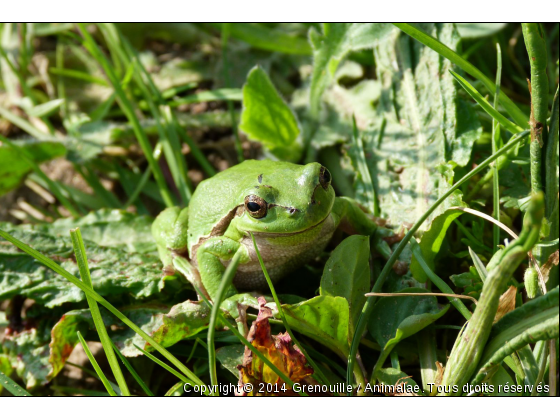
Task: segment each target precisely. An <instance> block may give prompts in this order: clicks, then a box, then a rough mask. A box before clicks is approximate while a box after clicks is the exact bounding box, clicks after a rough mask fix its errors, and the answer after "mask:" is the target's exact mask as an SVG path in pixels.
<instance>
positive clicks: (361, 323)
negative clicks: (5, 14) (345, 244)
mask: <svg viewBox="0 0 560 420" xmlns="http://www.w3.org/2000/svg"><path fill="white" fill-rule="evenodd" d="M528 134H529V131H524V132H522V133H519V134H518V135H515V136H513V137H512V138H511V139H510V141H509V142H508V143H507V144H506V145H505V146H504V147H502V148H501V149H500V150H499V151H497V152H496V153H494V154H493V155H491V156H489V157H488V158H487V159H486V160H484V161H483V162H482V163H481V164H480V165H478V166H477V167H476V168H474V169H472V170H471V171H470V172H468V173H467V174H466V175H465V176H463V177H462V178H461V179H460V180H459V181H457V182H456V183H455V184H453V186H452V187H451V188H449V190H447V192H446V193H444V194H443V195H442V196H441V197H440V198H439V199H438V200H436V202H435V203H434V204H432V206H431V207H430V208H429V209H428V210H427V211H426V212H425V213H424V214H423V215H422V216H421V217H420V219H418V220H417V221H416V223H415V224H414V225H413V226H412V227H411V228H410V230H409V231H408V232H407V234H406V235H405V236H404V238H403V239H402V240H401V242H400V243H399V245H398V246H397V248H395V250H394V251H393V253H392V254H391V257H390V258H389V259H388V260H387V262H386V263H385V266H384V267H383V270H381V273H380V274H379V276H378V277H377V280H376V282H375V284H374V285H373V288H372V289H371V292H372V293H378V292H380V291H381V288H382V287H383V283H384V282H385V279H386V278H387V276H388V275H389V271H390V270H391V268H392V267H393V264H394V263H395V262H396V261H397V258H398V257H399V255H400V254H401V252H402V251H403V249H404V248H405V246H406V245H407V244H408V242H409V241H410V239H411V238H412V236H413V235H414V234H415V233H416V231H417V230H418V229H419V228H420V226H422V223H424V222H425V221H426V219H427V218H428V217H429V216H430V215H431V214H432V213H433V212H434V211H435V210H436V209H437V208H438V207H439V206H440V205H441V204H442V203H443V202H444V201H445V200H446V199H447V198H448V197H449V196H450V195H451V194H453V192H454V191H456V190H457V189H458V188H460V187H461V186H463V185H464V184H466V183H467V182H468V181H469V180H470V179H471V178H472V177H473V176H475V175H476V174H478V173H480V172H481V171H482V170H484V169H486V168H487V167H488V166H489V165H490V164H491V163H492V162H494V161H495V160H496V159H497V158H499V157H500V156H502V155H503V154H505V153H507V152H509V151H510V150H511V149H513V148H514V147H515V146H517V144H519V143H520V142H521V141H522V140H523V139H525V137H527V135H528ZM375 301H376V299H375V298H374V297H368V298H367V300H366V303H365V304H364V306H363V308H362V313H361V314H360V317H359V319H358V324H357V326H356V330H355V332H354V336H353V338H352V345H351V347H350V353H349V355H348V367H347V371H346V381H347V384H351V383H352V373H353V369H354V364H355V361H356V354H357V353H358V346H359V345H360V338H361V337H362V335H363V333H364V331H365V328H366V323H367V320H368V318H369V315H370V314H371V311H372V309H373V305H374V303H375Z"/></svg>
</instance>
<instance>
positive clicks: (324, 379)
mask: <svg viewBox="0 0 560 420" xmlns="http://www.w3.org/2000/svg"><path fill="white" fill-rule="evenodd" d="M249 234H250V235H251V239H252V240H253V246H254V247H255V252H256V253H257V258H258V260H259V264H260V265H261V270H262V272H263V274H264V277H265V278H266V282H267V283H268V287H269V289H270V293H272V297H273V299H274V302H275V303H276V308H277V309H278V316H279V317H280V319H281V320H282V324H283V325H284V328H286V331H287V332H288V334H289V335H290V338H291V339H292V341H293V342H294V344H295V345H296V346H297V347H298V348H299V349H300V350H301V352H302V353H303V355H304V356H305V358H306V360H307V362H308V363H309V364H310V365H311V367H313V370H314V371H315V372H316V373H317V375H318V376H319V378H320V379H321V381H322V382H323V384H326V385H330V384H331V383H330V381H329V380H328V379H327V377H326V376H325V374H324V373H323V371H322V370H321V368H320V367H319V365H317V363H315V362H314V361H313V359H312V358H311V357H310V356H309V354H308V353H307V351H306V350H305V347H303V346H302V345H301V344H300V343H299V341H298V339H297V338H296V336H295V335H294V333H293V332H292V329H291V328H290V325H289V323H288V321H287V319H286V316H285V315H284V310H283V309H282V304H281V303H280V299H278V295H277V294H276V290H275V289H274V284H273V283H272V280H271V279H270V276H269V275H268V270H267V269H266V266H265V265H264V261H263V259H262V257H261V253H260V251H259V248H258V246H257V241H256V240H255V236H254V235H253V233H252V232H249ZM360 376H361V375H360ZM363 386H365V383H364V384H363Z"/></svg>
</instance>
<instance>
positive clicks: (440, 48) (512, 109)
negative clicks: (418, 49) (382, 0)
mask: <svg viewBox="0 0 560 420" xmlns="http://www.w3.org/2000/svg"><path fill="white" fill-rule="evenodd" d="M393 25H395V26H396V27H397V28H399V29H400V30H401V31H403V32H405V33H407V34H408V35H410V36H411V37H412V38H414V39H416V40H417V41H419V42H421V43H422V44H424V45H425V46H427V47H429V48H431V49H432V50H434V51H435V52H437V53H438V54H440V55H442V56H443V57H445V58H447V59H448V60H449V61H451V62H452V63H453V64H455V65H456V66H458V67H460V68H461V69H463V70H464V71H465V72H467V73H468V74H470V75H471V76H472V77H474V78H475V79H478V80H480V81H481V82H482V83H483V84H484V86H485V87H486V89H488V90H489V91H490V92H491V93H492V94H493V95H494V94H496V85H495V84H494V83H493V82H492V81H491V80H490V79H489V78H488V77H486V76H485V75H484V73H482V72H481V71H480V70H479V69H477V68H476V67H475V66H473V65H472V64H471V63H469V62H468V61H467V60H465V59H464V58H463V57H461V56H460V55H459V54H457V53H456V52H455V51H453V50H452V49H451V48H449V47H447V46H445V45H444V44H442V43H441V42H440V41H438V40H437V39H435V38H434V37H432V36H431V35H428V34H427V33H425V32H424V31H423V30H421V29H419V28H417V27H416V26H415V25H411V24H409V23H393ZM499 97H500V103H501V104H502V106H503V107H504V109H505V110H506V111H507V113H508V114H509V115H510V116H511V117H512V118H513V120H514V121H515V122H516V123H517V124H518V125H519V126H521V127H522V128H523V129H527V128H529V124H528V123H527V121H529V118H528V117H527V116H526V115H525V114H524V113H523V111H521V110H520V109H519V108H518V107H517V105H515V103H514V102H513V101H512V100H511V99H509V98H508V96H507V95H506V94H505V93H504V92H503V91H501V92H499Z"/></svg>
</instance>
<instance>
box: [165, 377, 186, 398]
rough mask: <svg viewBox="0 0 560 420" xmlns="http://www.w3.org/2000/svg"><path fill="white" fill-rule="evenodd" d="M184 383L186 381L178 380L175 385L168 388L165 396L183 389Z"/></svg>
mask: <svg viewBox="0 0 560 420" xmlns="http://www.w3.org/2000/svg"><path fill="white" fill-rule="evenodd" d="M184 385H185V383H184V382H183V381H179V382H177V383H176V384H175V385H173V386H172V387H171V388H169V389H168V390H167V392H166V393H165V395H164V396H165V397H171V396H172V395H173V394H174V393H175V392H177V391H178V390H180V389H182V388H183V386H184Z"/></svg>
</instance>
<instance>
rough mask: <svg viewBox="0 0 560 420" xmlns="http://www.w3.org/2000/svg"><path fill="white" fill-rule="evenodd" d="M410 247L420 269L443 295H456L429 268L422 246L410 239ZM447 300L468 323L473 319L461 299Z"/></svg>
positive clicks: (450, 298)
mask: <svg viewBox="0 0 560 420" xmlns="http://www.w3.org/2000/svg"><path fill="white" fill-rule="evenodd" d="M410 245H411V248H412V253H413V254H414V257H415V258H416V260H417V261H418V263H419V264H420V267H422V269H423V270H424V272H425V273H426V275H427V276H428V278H429V279H430V281H431V282H432V283H433V284H434V285H435V286H436V287H437V288H438V289H439V290H440V291H441V292H442V293H450V294H454V292H453V289H452V288H451V287H449V285H448V284H447V283H446V282H445V281H444V280H443V279H442V278H440V277H439V276H438V275H437V274H436V273H434V272H433V271H432V270H431V269H430V267H428V264H427V263H426V261H424V256H423V255H422V250H421V249H420V246H419V245H418V242H416V239H414V238H411V239H410ZM447 299H449V303H451V304H452V305H453V306H455V308H456V309H457V310H458V311H459V313H460V314H461V315H463V316H464V317H465V319H466V320H467V321H468V320H469V319H470V318H471V316H472V313H471V311H469V310H468V309H467V307H466V306H465V304H464V303H463V301H462V300H461V299H458V298H452V297H448V298H447Z"/></svg>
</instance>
